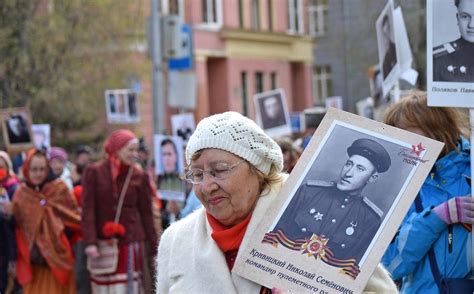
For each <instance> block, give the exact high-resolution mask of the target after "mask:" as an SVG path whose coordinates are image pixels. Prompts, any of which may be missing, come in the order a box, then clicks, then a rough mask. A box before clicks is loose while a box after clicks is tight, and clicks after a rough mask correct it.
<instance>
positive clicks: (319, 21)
mask: <svg viewBox="0 0 474 294" xmlns="http://www.w3.org/2000/svg"><path fill="white" fill-rule="evenodd" d="M308 16H309V33H310V34H311V35H312V36H314V37H320V36H324V33H325V32H326V31H327V24H326V21H327V19H328V0H312V1H311V4H310V5H309V6H308Z"/></svg>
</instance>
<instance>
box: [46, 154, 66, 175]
mask: <svg viewBox="0 0 474 294" xmlns="http://www.w3.org/2000/svg"><path fill="white" fill-rule="evenodd" d="M49 166H50V167H51V170H52V171H53V174H54V175H56V176H59V175H61V174H62V173H63V171H64V162H62V161H61V160H60V159H57V158H54V159H51V160H50V161H49Z"/></svg>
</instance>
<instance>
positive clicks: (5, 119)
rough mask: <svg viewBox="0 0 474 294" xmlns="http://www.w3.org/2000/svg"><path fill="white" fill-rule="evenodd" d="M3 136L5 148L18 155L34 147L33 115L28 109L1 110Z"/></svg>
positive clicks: (0, 118)
mask: <svg viewBox="0 0 474 294" xmlns="http://www.w3.org/2000/svg"><path fill="white" fill-rule="evenodd" d="M0 120H1V122H2V134H3V141H4V143H5V147H6V149H7V150H8V151H9V152H12V153H17V152H22V151H25V150H28V149H29V148H31V147H33V136H32V132H31V114H30V111H29V109H28V108H26V107H20V108H7V109H2V110H0Z"/></svg>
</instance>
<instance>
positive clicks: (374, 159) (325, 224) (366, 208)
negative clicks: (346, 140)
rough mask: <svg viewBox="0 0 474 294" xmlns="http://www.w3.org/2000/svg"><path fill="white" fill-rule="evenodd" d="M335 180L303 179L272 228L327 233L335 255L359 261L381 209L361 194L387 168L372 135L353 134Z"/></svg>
mask: <svg viewBox="0 0 474 294" xmlns="http://www.w3.org/2000/svg"><path fill="white" fill-rule="evenodd" d="M347 154H348V155H349V158H348V159H347V161H346V163H345V165H344V166H343V167H342V170H341V173H340V178H339V180H338V181H337V182H327V181H320V180H308V181H307V182H306V183H304V184H302V185H301V186H300V187H299V188H298V190H297V191H296V193H295V195H294V197H293V199H292V200H291V202H290V204H289V205H288V207H287V209H286V210H285V212H284V213H283V215H282V217H281V218H280V220H279V221H278V223H277V225H276V226H275V228H274V230H273V231H274V232H276V231H277V230H282V231H283V233H284V234H285V235H286V236H287V237H288V238H289V239H291V240H293V241H294V240H297V239H310V238H311V236H312V235H313V234H316V235H318V236H323V235H324V238H326V239H328V243H327V245H328V246H329V248H330V249H331V250H332V252H333V253H334V257H335V258H337V259H342V260H345V259H352V258H353V259H355V260H356V263H359V261H360V259H361V258H362V256H363V254H364V253H365V251H366V250H367V247H368V246H369V244H370V242H371V241H372V238H373V237H374V235H375V233H376V232H377V230H378V228H379V226H380V223H381V221H382V215H383V212H382V211H381V210H380V208H378V207H377V206H376V205H375V204H374V203H373V202H371V201H370V200H369V199H368V198H367V197H365V196H363V195H362V194H361V192H362V190H363V189H364V187H365V186H366V185H367V184H368V183H373V182H375V180H376V179H377V177H378V176H379V173H383V172H385V171H387V170H388V169H389V168H390V165H391V160H390V155H389V154H388V152H387V150H385V148H384V147H383V146H382V145H380V144H379V143H377V142H376V141H374V140H371V139H367V138H362V139H357V140H355V141H354V142H353V143H352V145H351V146H350V147H349V148H347Z"/></svg>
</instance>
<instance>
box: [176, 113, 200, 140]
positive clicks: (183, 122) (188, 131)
mask: <svg viewBox="0 0 474 294" xmlns="http://www.w3.org/2000/svg"><path fill="white" fill-rule="evenodd" d="M171 128H172V129H173V136H179V137H181V138H182V139H183V142H184V143H185V144H186V143H187V142H188V140H189V137H191V135H192V134H193V132H194V129H195V128H196V125H195V123H194V114H193V113H191V112H190V113H181V114H175V115H172V116H171Z"/></svg>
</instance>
